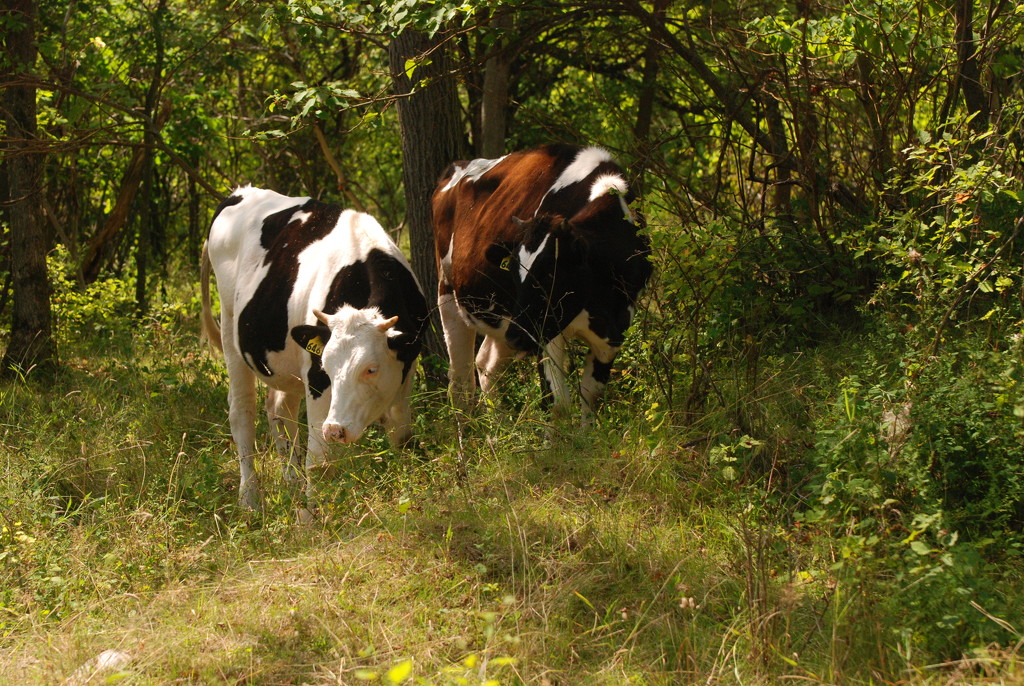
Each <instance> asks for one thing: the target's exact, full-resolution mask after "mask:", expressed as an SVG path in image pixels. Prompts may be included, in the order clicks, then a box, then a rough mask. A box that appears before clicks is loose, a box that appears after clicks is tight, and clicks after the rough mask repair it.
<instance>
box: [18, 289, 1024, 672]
mask: <svg viewBox="0 0 1024 686" xmlns="http://www.w3.org/2000/svg"><path fill="white" fill-rule="evenodd" d="M113 290H114V291H116V288H114V289H113ZM180 300H181V302H189V297H184V298H181V299H180ZM193 304H194V303H193ZM189 307H190V306H182V307H165V308H163V309H160V310H158V311H157V314H155V315H154V316H152V317H150V318H148V319H146V320H144V321H139V320H133V319H130V318H125V317H123V316H120V315H117V314H116V313H111V312H108V313H106V314H101V313H98V314H97V316H99V317H101V319H102V321H103V322H104V324H103V327H102V331H98V330H96V329H95V327H88V326H84V321H83V322H82V325H80V326H73V327H69V328H67V329H65V332H66V333H65V338H64V339H62V340H61V342H60V345H61V355H62V358H63V367H62V371H61V372H60V373H59V374H57V375H56V376H54V377H49V378H44V377H42V376H36V375H34V374H33V373H29V374H28V375H27V376H25V377H22V378H20V379H16V380H14V381H11V382H6V383H5V384H4V385H3V386H2V387H0V469H2V470H3V472H2V474H0V527H2V528H0V681H3V682H5V683H56V682H61V681H63V680H64V679H66V678H68V677H69V675H71V676H75V675H77V677H75V678H83V677H82V675H83V673H84V674H86V675H88V673H90V672H89V670H90V669H92V667H90V665H92V666H95V664H96V663H95V662H90V661H91V660H94V659H95V658H96V657H97V656H98V655H101V654H102V653H103V651H106V650H116V651H118V652H119V653H123V654H124V655H125V656H127V657H126V658H125V659H126V661H125V662H124V663H122V664H121V665H120V666H119V667H117V668H116V670H115V671H114V672H112V673H107V674H106V675H105V676H103V678H113V679H115V680H118V681H120V682H123V683H140V684H150V683H171V682H178V683H241V682H245V683H266V684H278V683H311V684H333V683H341V684H352V683H362V682H364V681H378V682H383V683H423V684H427V683H431V684H483V683H489V684H490V683H536V684H544V683H547V684H555V683H563V684H570V683H609V684H613V683H614V684H619V683H648V684H669V683H696V682H701V683H722V682H737V683H764V684H767V683H776V682H778V681H779V680H782V679H797V680H802V681H809V682H812V683H880V682H897V681H898V682H901V683H907V682H915V683H936V684H938V683H959V682H972V683H1024V668H1022V666H1021V659H1020V650H1021V641H1022V637H1024V633H1022V631H1024V626H1022V621H1021V619H1020V614H1019V608H1020V607H1022V606H1024V598H1022V589H1024V583H1022V579H1021V572H1022V569H1024V566H1022V564H1021V545H1022V543H1024V538H1022V530H1021V527H1022V523H1024V522H1022V512H1021V510H1020V503H1021V500H1022V497H1021V496H1022V490H1021V489H1022V488H1024V486H1022V484H1021V481H1020V478H1021V477H1020V475H1021V470H1020V465H1021V463H1022V461H1024V460H1022V449H1021V445H1024V441H1022V440H1021V439H1022V432H1021V418H1020V415H1021V406H1022V404H1024V403H1022V396H1021V350H1020V345H1021V343H1020V339H1019V337H1013V336H1009V337H1007V336H1005V335H1004V336H1002V337H993V336H990V335H988V334H987V333H986V332H985V331H981V332H980V333H979V332H978V331H977V330H972V329H970V328H966V327H965V328H963V329H962V330H960V329H956V328H952V327H951V328H950V329H949V330H948V332H947V335H946V336H945V338H944V342H943V346H944V350H943V354H942V355H940V356H928V355H922V354H920V352H918V351H920V350H921V349H922V348H924V347H926V346H922V345H921V344H920V341H921V337H920V336H919V335H918V334H917V333H916V332H915V330H914V329H913V327H910V328H908V327H905V326H900V325H893V324H892V323H891V322H886V321H885V320H882V319H878V320H875V325H874V326H873V327H872V328H865V329H864V330H862V331H860V332H858V334H857V336H856V337H855V338H854V337H852V336H850V335H849V334H847V335H845V336H839V337H836V338H834V339H832V340H830V341H826V342H824V343H821V344H820V345H818V346H816V347H812V348H808V349H806V350H803V351H800V352H797V353H787V352H785V351H777V352H774V353H772V354H768V353H767V352H766V351H764V350H762V351H756V350H753V349H752V348H750V346H751V345H752V344H750V343H749V342H748V343H744V344H743V345H746V346H748V348H749V349H747V350H746V353H747V355H748V357H747V358H746V359H747V360H748V362H750V361H754V356H757V358H758V359H757V360H756V363H757V371H756V373H751V372H750V371H749V369H748V370H738V369H737V367H736V365H734V364H731V363H727V362H725V361H722V362H716V361H713V360H708V359H696V358H695V357H694V356H692V355H691V356H690V357H688V358H686V359H687V360H688V361H689V364H687V365H681V364H678V360H679V359H682V355H674V354H666V350H669V349H672V348H671V346H676V348H675V352H676V353H679V352H680V351H684V350H687V349H689V350H697V351H698V354H703V353H700V352H699V351H700V347H699V346H698V348H688V347H687V343H686V342H685V341H675V342H673V341H671V340H669V339H668V337H663V338H662V339H660V340H658V339H653V340H658V345H651V344H647V343H644V342H643V341H646V340H652V339H648V338H645V337H644V336H642V335H641V334H639V333H637V334H635V335H634V337H633V338H631V340H630V341H629V343H628V345H627V349H626V351H625V352H624V354H623V356H622V358H621V360H620V362H619V363H618V364H617V366H616V370H615V374H614V377H615V378H614V379H613V381H612V383H611V385H610V389H609V398H608V403H607V404H606V406H605V408H604V409H603V411H602V413H601V415H600V418H599V421H598V422H597V423H596V424H595V425H594V426H592V427H588V428H580V427H578V426H575V425H574V424H573V423H572V422H554V423H553V422H552V421H551V420H550V419H549V418H548V417H547V415H546V414H545V413H544V412H543V411H541V410H540V409H539V407H538V397H537V395H538V393H537V384H536V380H535V379H534V378H533V377H532V374H531V373H529V372H526V371H523V370H522V369H519V368H516V367H513V368H512V370H511V372H510V378H509V379H507V380H506V381H507V387H508V389H509V391H508V393H506V394H505V396H504V397H503V398H502V399H501V400H500V401H498V402H497V403H495V404H494V405H493V406H491V407H487V408H482V409H480V410H479V411H478V412H477V413H476V414H475V415H474V416H473V417H468V418H467V417H459V416H457V415H456V414H455V412H454V411H453V409H452V408H451V407H450V405H449V404H448V403H447V401H446V399H445V394H444V392H443V391H439V390H437V389H434V388H431V387H428V384H427V382H426V381H421V382H420V384H419V387H418V389H417V394H416V397H415V399H414V406H415V408H416V413H417V418H416V446H415V447H414V448H413V449H412V450H410V451H409V452H407V453H404V454H398V453H396V452H394V451H392V450H390V449H388V448H387V444H386V441H385V440H384V436H383V432H380V431H372V432H371V433H370V435H369V436H368V437H367V439H366V440H364V442H363V443H361V444H360V445H358V446H355V447H352V448H350V449H348V450H342V451H339V452H338V453H337V454H335V455H334V461H333V465H332V468H331V470H330V474H329V480H328V483H327V484H326V486H325V487H324V489H323V491H322V495H321V502H320V511H319V517H318V518H317V520H316V521H315V522H313V523H309V522H306V523H302V522H300V521H299V517H298V513H299V511H300V507H301V505H302V503H301V502H300V501H299V500H298V499H297V498H295V497H294V494H293V493H292V492H291V491H289V489H288V488H287V487H286V486H285V484H283V483H282V482H281V479H280V465H279V463H278V460H277V458H276V457H275V456H273V455H271V454H270V453H269V452H268V448H267V441H264V443H263V447H264V452H263V453H261V459H260V460H259V468H260V469H261V473H262V476H263V479H264V486H265V492H266V506H265V509H264V511H263V512H261V513H259V514H253V513H248V512H244V511H241V510H240V509H239V508H238V507H237V505H236V497H237V478H238V475H237V465H236V463H235V459H234V451H233V445H232V444H231V441H230V436H229V432H228V429H227V420H226V406H227V402H226V378H225V374H224V372H223V367H222V365H221V363H220V362H219V360H217V359H214V358H213V357H211V356H210V355H209V354H208V353H207V352H206V351H204V350H203V348H202V347H201V345H200V343H199V341H198V340H197V338H196V335H195V333H194V332H195V330H196V326H195V322H194V318H193V316H191V315H190V314H189V312H190V310H189ZM649 310H650V311H649V312H647V313H646V314H645V315H643V316H644V317H647V319H646V320H645V321H646V322H648V323H650V322H651V321H656V320H657V317H659V316H661V314H663V313H664V312H665V311H667V310H661V311H658V310H656V309H655V307H654V305H652V306H651V307H650V308H649ZM191 311H194V309H193V310H191ZM643 328H644V327H643V324H641V326H639V327H638V330H639V331H641V332H642V331H643ZM730 359H731V358H730ZM673 365H674V366H673ZM669 391H671V393H672V394H674V395H671V396H670V395H669V393H668V392H669ZM687 398H689V400H687ZM698 400H699V402H698ZM697 409H700V410H701V411H700V412H697V411H696V410H697ZM261 422H262V420H261ZM264 423H265V422H264ZM459 427H461V432H460V430H459ZM260 430H261V435H264V436H265V435H266V427H265V426H261V427H260ZM82 670H86V671H85V672H83V671H82Z"/></svg>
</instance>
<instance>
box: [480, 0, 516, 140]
mask: <svg viewBox="0 0 1024 686" xmlns="http://www.w3.org/2000/svg"><path fill="white" fill-rule="evenodd" d="M491 25H492V26H493V27H494V28H496V29H501V30H503V31H504V30H507V29H510V28H512V15H511V13H510V12H506V11H502V10H500V9H499V10H498V11H497V12H496V13H495V15H494V18H493V19H492V20H491ZM507 43H508V41H507V40H506V39H505V38H504V37H502V38H498V39H497V40H496V41H495V42H494V45H493V46H492V47H491V54H490V55H489V56H488V58H487V62H486V63H485V64H484V87H483V97H482V98H481V99H480V141H479V144H478V145H477V153H479V155H480V156H481V157H485V158H490V159H494V158H496V157H501V156H502V155H504V154H505V132H506V130H507V128H508V116H507V113H508V82H509V76H510V75H511V72H512V55H511V53H510V51H509V50H508V48H507Z"/></svg>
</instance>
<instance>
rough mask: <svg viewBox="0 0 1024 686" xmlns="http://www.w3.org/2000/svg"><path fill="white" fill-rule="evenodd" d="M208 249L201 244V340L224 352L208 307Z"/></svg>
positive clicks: (216, 326) (214, 320) (218, 332)
mask: <svg viewBox="0 0 1024 686" xmlns="http://www.w3.org/2000/svg"><path fill="white" fill-rule="evenodd" d="M211 270H212V265H211V263H210V248H209V246H208V245H207V244H206V243H205V242H204V243H203V257H202V258H201V260H200V262H199V287H200V291H201V293H202V296H203V318H202V338H201V340H205V341H208V342H209V343H210V344H211V345H212V346H213V347H215V348H216V349H217V350H219V351H221V353H223V352H224V344H223V343H221V340H220V324H218V323H217V320H216V319H214V318H213V309H212V308H211V307H210V271H211Z"/></svg>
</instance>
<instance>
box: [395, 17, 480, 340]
mask: <svg viewBox="0 0 1024 686" xmlns="http://www.w3.org/2000/svg"><path fill="white" fill-rule="evenodd" d="M389 57H390V61H391V76H392V79H393V82H394V91H395V95H396V96H397V98H398V100H397V102H398V121H399V126H400V128H401V134H402V182H403V184H404V187H405V204H406V210H405V212H406V214H405V217H406V220H405V224H406V226H407V227H408V230H409V251H410V262H411V263H412V268H413V271H414V272H415V273H416V276H417V277H418V278H419V280H420V284H421V285H422V286H423V290H424V291H425V293H426V295H427V301H428V303H432V302H433V301H434V299H435V298H436V297H437V267H436V264H435V259H434V229H433V222H432V221H431V213H430V199H431V195H432V194H433V192H434V186H435V185H436V184H437V180H438V178H440V176H441V173H442V172H443V171H444V170H445V168H446V167H447V166H448V165H449V164H451V162H453V161H454V160H456V159H459V158H460V157H462V149H463V142H462V125H461V121H460V118H459V102H458V97H457V93H456V90H455V80H454V77H453V76H452V74H451V69H450V67H449V60H448V55H447V52H446V50H445V47H444V45H443V44H442V43H440V39H437V40H432V39H429V38H427V37H426V36H425V35H424V34H422V33H419V32H417V31H412V30H408V29H407V30H405V31H403V32H402V33H401V34H399V35H398V36H397V37H395V38H394V40H392V42H391V47H390V51H389ZM410 60H418V61H419V64H418V66H417V67H416V68H415V70H414V71H413V72H412V79H410V78H409V73H408V72H407V70H406V63H407V62H409V61H410ZM409 64H410V65H411V64H412V62H409ZM431 324H432V326H431V332H430V333H429V335H428V337H427V341H426V346H427V352H428V353H432V354H434V355H438V356H439V357H442V358H444V357H446V354H445V352H444V346H443V344H442V343H441V338H440V334H439V332H440V330H441V328H440V322H439V321H438V318H437V314H436V311H433V314H432V316H431Z"/></svg>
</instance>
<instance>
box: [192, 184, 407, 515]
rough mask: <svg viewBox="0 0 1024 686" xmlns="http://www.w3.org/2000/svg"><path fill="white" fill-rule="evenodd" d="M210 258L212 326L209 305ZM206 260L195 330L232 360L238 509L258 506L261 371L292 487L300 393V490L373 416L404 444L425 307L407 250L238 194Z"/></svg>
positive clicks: (383, 237)
mask: <svg viewBox="0 0 1024 686" xmlns="http://www.w3.org/2000/svg"><path fill="white" fill-rule="evenodd" d="M211 266H212V268H213V271H214V273H215V275H216V278H217V288H218V291H219V293H220V308H221V310H220V311H221V321H220V325H219V326H218V324H217V322H215V321H214V319H213V316H212V313H211V309H210V289H209V280H210V267H211ZM202 267H203V269H202V298H203V331H204V333H205V334H206V335H207V336H208V337H209V339H210V340H211V341H212V342H213V343H214V345H216V346H217V347H218V348H220V349H221V350H222V351H223V353H224V360H225V363H226V365H227V370H228V378H229V382H230V389H229V395H228V399H229V418H230V424H231V435H232V437H233V438H234V441H235V444H236V447H237V449H238V459H239V463H240V471H241V485H240V487H239V499H240V500H241V502H242V504H243V505H244V506H246V507H249V508H258V507H259V506H260V492H259V482H258V479H257V478H256V472H255V468H254V465H253V450H254V440H255V429H254V423H255V419H256V384H255V382H256V379H259V380H260V381H262V382H263V383H265V384H266V385H267V387H268V388H267V401H266V411H267V417H268V419H269V420H270V426H271V430H272V433H273V437H274V441H275V443H276V447H277V450H278V452H279V453H280V454H281V455H282V456H283V457H284V458H285V465H284V476H285V479H286V480H288V481H292V482H297V481H302V479H303V469H302V467H303V465H302V461H301V460H300V458H299V455H298V452H299V451H298V450H296V449H295V446H294V442H295V439H296V437H297V434H298V410H299V403H300V401H301V399H302V397H303V396H305V399H306V415H307V419H308V425H309V437H308V449H307V454H306V460H305V468H306V470H305V471H306V476H307V492H309V491H310V490H311V487H310V486H309V483H310V482H309V481H308V476H309V471H310V469H311V468H312V467H314V466H316V465H319V464H321V463H323V462H324V460H325V459H326V447H327V443H329V442H341V443H351V442H353V441H357V440H358V439H359V438H360V437H361V436H362V435H363V432H364V431H365V430H366V427H367V426H368V425H369V424H371V423H373V422H375V421H378V420H379V421H381V422H382V423H383V424H384V426H385V428H386V429H387V431H388V437H389V439H390V441H391V443H392V444H393V445H396V446H399V445H401V444H403V443H404V442H405V441H407V440H408V438H409V436H410V425H411V411H410V406H409V396H410V392H411V390H412V384H413V376H414V369H413V367H414V364H415V362H416V357H417V355H418V354H419V352H420V339H421V332H422V331H423V327H424V323H425V322H426V319H427V306H426V301H425V300H424V298H423V293H422V291H421V289H420V286H419V284H418V283H417V281H416V277H415V276H414V275H413V273H412V270H411V269H410V267H409V263H408V262H407V261H406V259H405V256H404V255H402V252H401V251H400V250H399V249H398V247H397V246H396V245H395V244H394V242H393V241H392V240H391V238H390V237H389V236H388V235H387V233H385V231H384V229H383V228H381V226H380V224H378V223H377V221H376V220H375V219H374V218H373V217H371V216H369V215H367V214H363V213H361V212H356V211H354V210H342V209H341V208H338V207H333V206H331V205H327V204H324V203H322V202H318V201H316V200H311V199H310V198H289V197H286V196H284V195H280V194H279V193H275V192H274V191H269V190H263V189H260V188H253V187H251V186H249V187H245V188H239V189H238V190H236V191H235V192H234V193H232V194H231V195H230V196H229V197H228V198H227V199H225V200H224V202H222V203H221V205H220V207H219V208H218V209H217V212H216V215H215V216H214V219H213V224H212V226H211V227H210V237H209V240H208V241H207V244H206V246H205V248H204V252H203V265H202Z"/></svg>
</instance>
